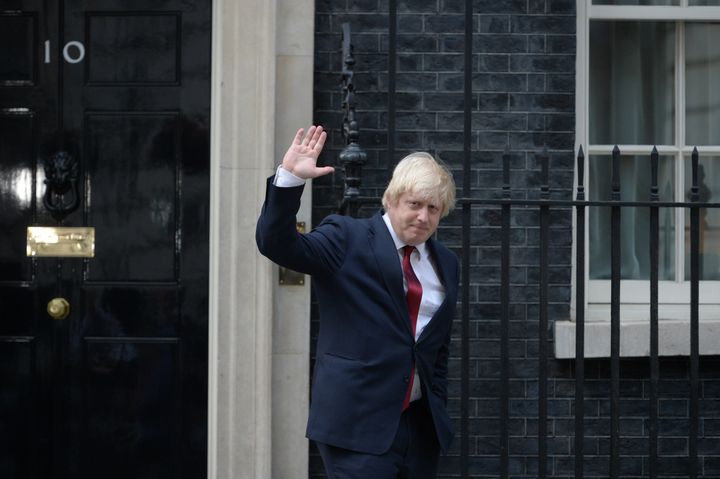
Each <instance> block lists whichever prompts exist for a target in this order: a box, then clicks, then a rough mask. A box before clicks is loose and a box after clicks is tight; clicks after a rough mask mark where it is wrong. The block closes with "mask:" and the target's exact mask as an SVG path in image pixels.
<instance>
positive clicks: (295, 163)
mask: <svg viewBox="0 0 720 479" xmlns="http://www.w3.org/2000/svg"><path fill="white" fill-rule="evenodd" d="M303 132H304V130H303V129H302V128H300V129H299V130H298V132H297V133H296V134H295V138H294V139H293V142H292V144H291V145H290V148H288V151H287V153H285V156H284V157H283V162H282V167H283V168H284V169H285V170H287V171H289V172H290V173H292V174H293V175H295V176H297V177H298V178H302V179H309V178H317V177H318V176H323V175H327V174H328V173H332V172H333V171H334V170H335V169H334V168H333V167H332V166H322V167H318V166H317V159H318V157H319V156H320V152H322V149H323V146H324V145H325V139H326V138H327V133H326V132H324V131H323V128H322V126H317V127H316V126H311V127H310V129H308V132H307V135H304V136H303Z"/></svg>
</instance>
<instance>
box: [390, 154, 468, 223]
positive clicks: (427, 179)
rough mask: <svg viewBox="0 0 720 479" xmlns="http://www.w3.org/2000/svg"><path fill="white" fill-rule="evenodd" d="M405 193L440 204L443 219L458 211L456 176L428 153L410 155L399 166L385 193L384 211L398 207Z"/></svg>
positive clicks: (394, 171)
mask: <svg viewBox="0 0 720 479" xmlns="http://www.w3.org/2000/svg"><path fill="white" fill-rule="evenodd" d="M403 193H412V194H415V195H418V196H420V197H421V198H423V199H425V200H429V201H432V202H434V203H437V205H438V206H439V207H440V210H441V214H440V215H441V217H443V218H444V217H445V216H447V215H448V214H449V213H450V212H451V211H452V210H453V208H455V181H454V180H453V176H452V173H450V170H448V169H447V167H446V166H445V164H444V163H442V162H441V161H439V160H437V159H435V157H433V156H432V155H431V154H430V153H426V152H424V151H418V152H415V153H410V154H409V155H408V156H406V157H405V158H403V159H402V160H400V163H398V164H397V166H396V167H395V170H393V174H392V178H391V179H390V184H388V186H387V188H386V189H385V193H383V197H382V204H383V207H384V208H385V209H386V210H387V209H388V206H389V205H393V206H394V205H396V204H397V201H398V199H399V198H400V196H401V195H402V194H403Z"/></svg>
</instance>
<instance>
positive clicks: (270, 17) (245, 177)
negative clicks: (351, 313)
mask: <svg viewBox="0 0 720 479" xmlns="http://www.w3.org/2000/svg"><path fill="white" fill-rule="evenodd" d="M314 12H315V2H314V0H215V1H214V4H213V27H212V28H213V47H212V56H213V71H212V75H213V78H212V101H211V105H212V125H211V132H212V137H211V171H212V174H211V204H210V209H211V212H210V218H211V219H210V261H211V264H210V304H209V311H210V331H209V333H210V334H209V336H210V340H209V396H208V401H209V405H208V409H209V412H208V414H209V421H208V429H209V430H208V478H210V479H227V478H234V479H235V478H238V479H240V478H257V479H269V478H273V479H285V478H288V479H289V478H306V477H307V474H308V473H307V471H308V442H307V440H306V439H305V421H306V418H307V411H308V406H309V371H308V369H309V356H310V351H309V350H310V346H309V341H310V339H309V338H310V285H309V281H306V282H305V285H303V286H284V287H280V286H278V273H277V267H275V266H273V265H272V264H271V263H270V262H269V261H268V260H266V259H265V258H263V257H262V256H260V255H259V254H258V253H257V249H256V247H255V222H256V220H257V216H258V213H259V211H260V207H261V205H262V201H263V199H264V196H265V179H266V178H267V177H268V176H269V175H270V174H272V172H273V171H274V168H275V165H277V164H278V163H279V161H280V158H281V157H282V154H283V153H284V151H285V149H286V147H287V144H288V142H289V141H290V139H291V138H292V136H293V135H294V133H295V131H296V129H297V128H298V127H300V126H307V125H309V124H310V123H311V121H312V106H313V105H312V98H313V32H314ZM310 211H311V209H310V188H309V185H308V187H307V188H306V190H305V197H304V198H303V207H302V209H301V210H300V212H299V214H298V220H299V221H305V222H306V224H307V225H310Z"/></svg>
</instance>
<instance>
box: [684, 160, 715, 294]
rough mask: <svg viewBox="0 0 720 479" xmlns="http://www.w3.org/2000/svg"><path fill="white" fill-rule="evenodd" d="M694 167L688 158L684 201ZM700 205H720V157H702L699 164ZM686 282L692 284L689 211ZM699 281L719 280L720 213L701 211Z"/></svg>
mask: <svg viewBox="0 0 720 479" xmlns="http://www.w3.org/2000/svg"><path fill="white" fill-rule="evenodd" d="M691 183H692V166H691V162H690V158H689V157H687V158H685V197H686V198H687V199H688V200H689V199H690V185H691ZM698 189H699V193H700V201H702V202H718V201H719V198H720V157H717V156H715V157H700V161H699V164H698ZM685 211H686V212H687V213H686V214H685V279H686V280H687V281H689V280H690V209H687V210H685ZM700 279H701V280H703V279H705V280H715V281H717V280H720V210H719V209H718V208H702V209H701V210H700Z"/></svg>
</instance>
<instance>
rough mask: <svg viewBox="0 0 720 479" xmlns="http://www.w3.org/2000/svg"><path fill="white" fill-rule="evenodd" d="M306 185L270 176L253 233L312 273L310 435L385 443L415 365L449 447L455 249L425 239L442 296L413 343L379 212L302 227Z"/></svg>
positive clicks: (328, 440) (271, 254)
mask: <svg viewBox="0 0 720 479" xmlns="http://www.w3.org/2000/svg"><path fill="white" fill-rule="evenodd" d="M302 190H303V186H298V187H291V188H279V187H276V186H274V185H273V184H272V178H270V179H269V180H268V186H267V194H266V198H265V204H264V205H263V209H262V213H261V215H260V218H259V220H258V223H257V230H256V241H257V244H258V248H259V250H260V252H261V253H262V254H263V255H265V256H267V257H268V258H270V259H271V260H272V261H274V262H275V263H277V264H279V265H281V266H285V267H287V268H290V269H293V270H296V271H300V272H303V273H306V274H310V275H312V278H313V289H314V291H315V295H316V296H317V300H318V303H319V307H320V331H319V336H318V342H317V359H316V362H315V370H314V373H313V382H312V391H311V405H310V418H309V420H308V426H307V436H308V437H309V438H310V439H313V440H315V441H319V442H322V443H325V444H329V445H332V446H336V447H342V448H345V449H350V450H354V451H359V452H365V453H371V454H382V453H384V452H386V451H387V450H388V449H389V448H390V446H391V444H392V441H393V439H394V437H395V433H396V431H397V427H398V423H399V420H400V415H401V411H402V403H403V399H404V397H405V392H406V391H407V387H408V380H409V377H410V374H411V371H412V367H413V364H415V365H416V366H417V369H418V373H419V375H420V380H421V383H422V393H423V396H424V397H425V398H427V404H428V405H429V409H430V411H431V414H432V420H433V423H434V425H435V431H436V432H437V438H438V443H439V445H440V448H441V449H442V450H443V451H447V448H448V446H449V445H450V441H451V439H452V436H453V433H452V425H451V423H450V419H449V417H448V414H447V411H446V404H447V383H448V381H447V364H448V347H449V343H450V331H451V323H452V319H453V316H454V314H455V303H456V298H457V287H458V261H457V257H456V256H455V255H454V254H453V253H452V252H450V251H449V250H448V249H447V248H445V247H444V246H443V245H441V244H440V243H438V242H437V241H433V240H432V239H430V240H428V242H427V246H428V249H429V251H430V254H431V255H432V257H433V259H434V261H435V265H436V270H437V272H438V275H439V277H440V280H441V281H442V283H443V285H444V286H445V301H444V302H443V303H442V305H441V306H440V308H439V309H438V310H437V312H436V313H435V315H434V316H433V318H432V319H431V321H430V322H429V323H428V325H427V326H426V327H425V329H424V330H423V332H422V334H421V336H420V337H419V338H418V341H417V343H416V342H415V341H414V338H413V335H412V330H411V326H410V319H409V315H408V310H407V304H406V299H405V292H404V290H403V273H402V266H401V264H400V259H399V255H398V253H397V250H396V249H395V244H394V243H393V240H392V237H391V236H390V232H389V231H388V229H387V226H386V224H385V222H384V221H383V219H382V216H381V215H380V214H379V213H378V214H376V215H375V216H373V217H372V218H369V219H354V218H349V217H345V216H339V215H331V216H329V217H327V218H326V219H325V220H324V221H323V222H322V223H321V224H320V225H318V226H317V227H316V228H315V229H314V230H313V231H312V232H310V233H308V234H299V233H298V232H297V231H296V228H295V222H296V219H295V215H296V213H297V211H298V208H299V207H300V196H301V194H302Z"/></svg>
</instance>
